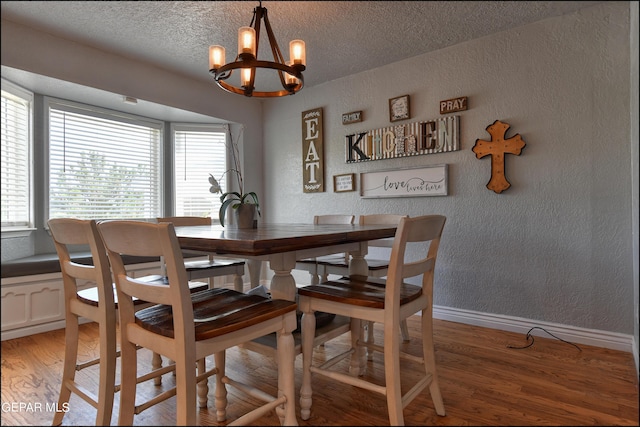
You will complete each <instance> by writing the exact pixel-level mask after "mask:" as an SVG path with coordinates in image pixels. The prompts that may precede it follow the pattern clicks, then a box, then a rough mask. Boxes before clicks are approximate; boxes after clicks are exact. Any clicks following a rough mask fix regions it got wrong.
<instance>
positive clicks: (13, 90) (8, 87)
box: [0, 78, 36, 237]
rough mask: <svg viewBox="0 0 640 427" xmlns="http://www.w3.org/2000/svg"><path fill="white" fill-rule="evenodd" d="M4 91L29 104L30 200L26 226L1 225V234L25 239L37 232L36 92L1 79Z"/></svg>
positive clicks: (28, 154)
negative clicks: (35, 183) (35, 168)
mask: <svg viewBox="0 0 640 427" xmlns="http://www.w3.org/2000/svg"><path fill="white" fill-rule="evenodd" d="M1 86H2V90H3V91H5V92H8V93H9V94H11V95H13V96H15V97H17V98H20V99H22V100H23V101H25V103H26V104H27V110H28V111H27V116H28V117H27V164H28V168H29V170H28V173H27V180H28V183H27V193H28V196H27V200H28V202H27V203H28V205H29V206H28V208H27V217H28V218H27V220H26V224H20V225H6V226H5V225H1V224H0V232H1V235H2V237H5V236H6V237H25V236H28V235H29V234H30V233H31V232H33V231H35V230H36V226H35V194H34V191H35V187H34V170H33V169H34V158H33V157H34V151H35V145H34V137H33V132H34V130H33V127H34V101H35V94H34V92H32V91H30V90H28V89H25V88H23V87H21V86H19V85H17V84H15V83H13V82H10V81H9V80H6V79H4V78H2V79H1Z"/></svg>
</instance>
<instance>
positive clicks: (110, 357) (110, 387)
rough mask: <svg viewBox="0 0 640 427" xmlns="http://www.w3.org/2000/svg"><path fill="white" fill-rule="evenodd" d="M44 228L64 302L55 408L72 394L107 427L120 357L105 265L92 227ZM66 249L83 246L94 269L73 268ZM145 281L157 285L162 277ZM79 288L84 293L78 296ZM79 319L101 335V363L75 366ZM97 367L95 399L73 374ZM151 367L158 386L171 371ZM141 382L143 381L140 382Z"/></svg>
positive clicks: (68, 223) (73, 222)
mask: <svg viewBox="0 0 640 427" xmlns="http://www.w3.org/2000/svg"><path fill="white" fill-rule="evenodd" d="M48 224H49V230H50V231H51V236H52V237H53V242H54V245H55V247H56V251H57V253H58V258H59V259H60V270H61V273H62V281H63V286H64V301H65V303H64V305H65V353H64V366H63V373H62V384H61V386H60V396H59V398H58V408H64V407H65V406H66V405H67V404H68V402H69V398H70V397H71V393H75V394H76V395H78V396H79V397H80V398H82V399H83V400H84V401H86V402H87V403H89V404H90V405H91V406H93V407H94V408H96V410H97V414H96V425H109V424H111V416H112V410H113V400H114V393H115V392H116V391H118V390H119V388H120V386H119V385H116V383H115V374H116V358H117V356H118V354H119V352H118V351H117V343H116V330H117V321H116V320H117V314H116V311H117V308H118V303H117V298H115V297H114V292H113V281H112V280H111V269H110V265H109V259H108V258H107V253H106V251H105V248H104V244H103V242H102V239H101V238H100V234H99V233H98V229H97V226H96V222H95V221H92V220H79V219H69V218H57V219H51V220H49V222H48ZM70 245H74V246H75V245H83V246H84V245H88V246H89V249H90V250H91V256H92V262H93V264H92V265H87V264H79V263H77V262H74V261H73V260H72V259H71V256H70V254H69V246H70ZM145 279H146V280H153V279H156V280H159V279H161V276H159V275H157V276H150V277H147V278H145ZM79 287H82V288H84V289H82V290H79V289H78V288H79ZM203 289H206V285H203V286H202V287H201V288H200V290H203ZM143 304H144V302H143V301H141V300H136V301H135V306H136V309H137V308H138V307H141V306H142V305H143ZM147 305H148V304H147ZM80 318H86V319H89V320H92V321H94V322H96V323H97V324H98V328H99V334H100V342H99V346H100V357H99V358H98V359H94V360H89V361H85V362H84V363H78V342H79V333H78V332H79V319H80ZM98 363H99V380H98V393H97V395H96V394H95V393H94V391H93V390H90V389H89V388H87V387H85V386H84V385H83V384H82V381H76V379H75V373H76V371H80V370H82V369H85V368H87V367H89V366H93V365H95V364H98ZM154 363H155V364H156V365H157V366H158V367H159V369H158V370H156V371H155V373H154V375H152V376H150V377H149V378H147V379H151V378H154V379H156V380H158V379H159V376H160V375H162V374H164V373H166V372H169V371H172V370H173V367H172V366H167V367H165V368H161V367H160V365H161V361H160V359H159V358H158V357H156V359H155V361H154ZM142 380H144V379H142V378H141V379H139V381H142ZM156 383H158V381H156ZM64 414H65V412H64V411H57V412H56V413H55V415H54V418H53V422H52V424H53V425H60V424H61V423H62V419H63V417H64Z"/></svg>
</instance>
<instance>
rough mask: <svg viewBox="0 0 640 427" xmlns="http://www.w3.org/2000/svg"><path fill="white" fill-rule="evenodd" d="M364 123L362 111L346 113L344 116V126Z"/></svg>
mask: <svg viewBox="0 0 640 427" xmlns="http://www.w3.org/2000/svg"><path fill="white" fill-rule="evenodd" d="M361 121H362V111H354V112H352V113H346V114H343V115H342V124H343V125H350V124H351V123H358V122H361Z"/></svg>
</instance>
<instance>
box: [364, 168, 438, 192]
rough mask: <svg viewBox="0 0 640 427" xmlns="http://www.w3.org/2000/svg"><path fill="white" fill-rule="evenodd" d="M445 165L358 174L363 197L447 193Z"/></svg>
mask: <svg viewBox="0 0 640 427" xmlns="http://www.w3.org/2000/svg"><path fill="white" fill-rule="evenodd" d="M447 169H448V168H447V165H436V166H427V167H421V168H413V169H398V170H386V171H375V172H364V173H361V174H360V196H361V197H363V198H382V197H419V196H446V195H447Z"/></svg>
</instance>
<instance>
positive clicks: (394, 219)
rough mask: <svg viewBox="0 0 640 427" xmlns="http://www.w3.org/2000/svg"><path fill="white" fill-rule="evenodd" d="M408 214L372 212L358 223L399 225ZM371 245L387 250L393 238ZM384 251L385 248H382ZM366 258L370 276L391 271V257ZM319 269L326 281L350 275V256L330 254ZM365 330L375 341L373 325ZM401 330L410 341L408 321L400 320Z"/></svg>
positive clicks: (369, 325)
mask: <svg viewBox="0 0 640 427" xmlns="http://www.w3.org/2000/svg"><path fill="white" fill-rule="evenodd" d="M406 216H407V215H394V214H371V215H360V217H359V218H358V223H359V224H360V225H379V224H383V225H384V224H395V225H397V224H398V223H399V222H400V219H402V218H404V217H406ZM368 246H369V247H374V248H386V249H387V250H388V249H390V248H391V247H392V246H393V238H388V239H378V240H370V241H369V242H368ZM382 251H384V249H383V250H382ZM365 260H366V261H367V266H368V269H369V270H368V272H367V276H369V277H385V276H386V275H387V273H388V271H389V258H384V259H382V258H379V257H374V256H365ZM318 264H319V269H320V270H321V272H322V275H321V279H320V280H321V281H323V282H325V281H327V280H328V277H329V275H330V274H334V275H340V276H348V275H349V257H348V256H347V257H346V259H345V258H344V257H339V256H328V257H324V258H321V259H319V260H318ZM365 331H366V333H367V339H369V340H371V341H372V342H373V333H372V332H373V325H372V324H367V325H366V328H365ZM400 332H401V333H402V339H403V340H404V341H409V340H410V337H409V329H408V327H407V322H406V321H404V320H403V321H402V322H400Z"/></svg>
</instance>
